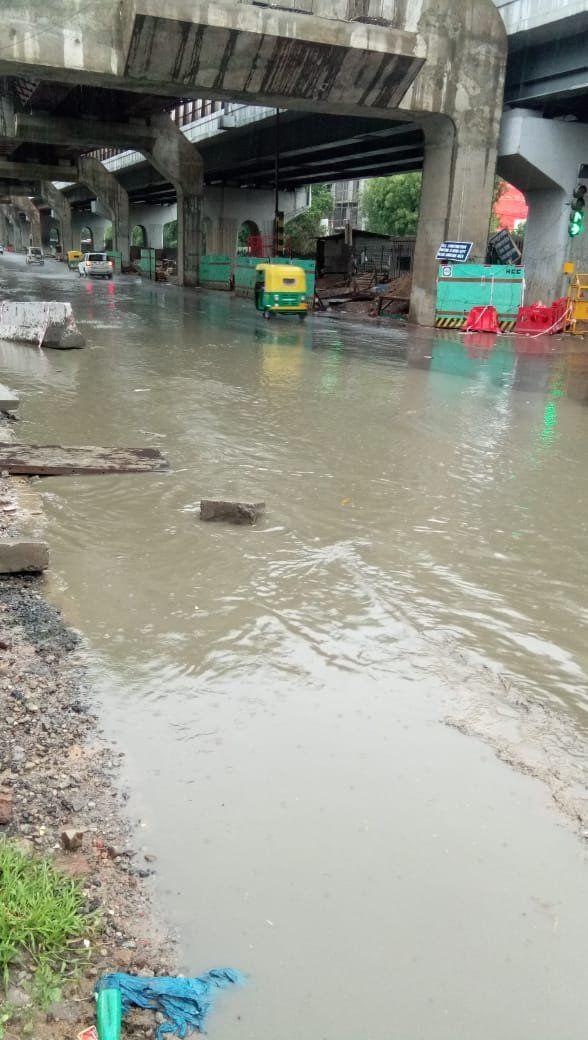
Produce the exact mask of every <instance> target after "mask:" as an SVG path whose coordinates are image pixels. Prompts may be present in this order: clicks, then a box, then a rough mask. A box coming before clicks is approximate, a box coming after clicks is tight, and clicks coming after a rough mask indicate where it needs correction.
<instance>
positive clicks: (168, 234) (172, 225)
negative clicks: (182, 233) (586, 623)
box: [163, 220, 178, 249]
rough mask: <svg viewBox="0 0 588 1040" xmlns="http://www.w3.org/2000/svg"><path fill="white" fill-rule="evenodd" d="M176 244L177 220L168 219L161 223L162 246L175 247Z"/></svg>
mask: <svg viewBox="0 0 588 1040" xmlns="http://www.w3.org/2000/svg"><path fill="white" fill-rule="evenodd" d="M177 244H178V222H177V220H170V221H169V223H168V224H164V225H163V247H164V249H165V248H167V249H175V247H176V246H177Z"/></svg>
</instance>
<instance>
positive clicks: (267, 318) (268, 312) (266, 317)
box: [263, 311, 271, 321]
mask: <svg viewBox="0 0 588 1040" xmlns="http://www.w3.org/2000/svg"><path fill="white" fill-rule="evenodd" d="M263 316H264V318H265V319H266V320H267V321H269V320H270V318H271V312H270V311H264V312H263Z"/></svg>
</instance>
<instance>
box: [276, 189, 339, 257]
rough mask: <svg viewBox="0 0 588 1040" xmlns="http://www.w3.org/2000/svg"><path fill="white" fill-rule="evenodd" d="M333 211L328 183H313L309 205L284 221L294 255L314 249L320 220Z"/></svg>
mask: <svg viewBox="0 0 588 1040" xmlns="http://www.w3.org/2000/svg"><path fill="white" fill-rule="evenodd" d="M332 212H333V195H332V192H331V185H330V184H313V185H312V188H311V199H310V206H309V208H308V209H307V210H306V212H305V213H300V214H299V215H298V216H297V217H293V218H292V220H289V221H288V222H287V223H286V227H285V232H286V235H287V237H288V238H289V239H290V243H291V246H292V252H293V253H295V254H296V256H307V255H308V254H309V253H312V254H314V252H315V251H316V240H317V238H319V237H320V234H321V220H323V218H324V217H328V216H330V214H331V213H332Z"/></svg>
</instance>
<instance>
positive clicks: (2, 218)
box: [0, 206, 9, 246]
mask: <svg viewBox="0 0 588 1040" xmlns="http://www.w3.org/2000/svg"><path fill="white" fill-rule="evenodd" d="M8 242H9V237H8V217H7V216H6V213H5V212H4V206H2V207H1V208H0V243H1V244H2V245H3V246H7V245H8Z"/></svg>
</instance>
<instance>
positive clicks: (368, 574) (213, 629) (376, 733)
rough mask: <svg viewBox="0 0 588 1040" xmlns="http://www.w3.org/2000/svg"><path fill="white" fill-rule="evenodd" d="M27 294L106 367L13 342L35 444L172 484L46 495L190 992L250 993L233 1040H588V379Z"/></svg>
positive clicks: (16, 379) (3, 269)
mask: <svg viewBox="0 0 588 1040" xmlns="http://www.w3.org/2000/svg"><path fill="white" fill-rule="evenodd" d="M0 287H1V288H2V292H3V295H6V296H8V297H10V296H11V294H15V295H16V294H19V295H22V294H23V293H25V292H26V293H30V294H31V295H33V296H36V297H37V298H50V299H64V298H65V299H71V302H72V304H73V307H74V311H75V313H76V317H77V319H78V322H79V324H80V328H81V329H82V331H84V333H85V334H86V336H87V339H88V348H87V349H85V350H83V351H72V352H68V353H65V352H61V353H60V352H46V353H42V352H38V351H36V350H34V349H32V348H27V347H22V346H13V345H11V344H6V343H4V344H0V363H1V365H2V373H3V375H2V378H3V379H4V381H5V382H7V383H9V384H10V385H11V386H13V387H14V388H15V389H17V390H19V391H20V393H21V408H20V415H21V419H22V420H23V421H22V422H21V424H20V425H19V426H18V429H17V436H18V437H19V438H21V439H22V440H26V441H30V442H33V443H34V442H37V443H66V444H67V443H71V444H75V443H80V444H83V443H86V444H89V443H96V444H125V445H129V446H142V445H151V446H154V447H158V448H160V449H161V450H162V451H163V452H164V453H165V454H166V456H167V458H168V459H169V462H170V464H171V472H170V473H169V474H156V475H153V476H149V477H128V476H127V477H103V478H82V477H79V478H63V479H59V480H58V479H52V480H47V481H44V482H43V484H42V485H41V486H42V489H43V491H44V499H45V503H46V509H47V513H48V516H49V524H48V530H47V538H48V541H49V543H50V547H51V553H52V572H51V575H50V577H49V583H50V594H51V596H52V598H53V599H54V600H55V601H56V602H58V604H59V605H60V606H61V607H62V608H63V610H64V613H65V615H66V618H67V619H68V620H69V621H70V622H71V623H73V624H74V625H76V626H77V627H79V628H80V629H81V631H82V632H83V634H84V636H85V637H86V640H87V646H88V649H87V653H86V656H87V660H88V664H89V667H90V669H91V672H92V676H93V679H94V682H95V686H96V689H97V692H98V695H99V699H100V705H101V711H102V714H103V717H104V723H105V726H106V727H107V730H108V731H109V733H111V734H113V735H114V736H116V737H117V739H118V740H119V741H120V746H121V747H122V748H123V749H124V750H125V751H126V752H127V759H126V779H127V780H128V782H129V783H130V786H131V790H132V796H131V802H130V805H131V808H132V811H133V813H134V815H135V816H136V817H139V818H140V819H141V821H142V824H141V826H142V829H141V831H140V833H141V835H144V838H142V840H143V842H144V844H145V846H147V847H148V848H149V850H150V851H152V852H154V853H155V854H156V855H157V857H158V860H157V871H158V872H157V886H158V890H159V893H160V895H161V897H162V900H163V904H164V907H165V909H166V911H167V912H168V914H169V915H170V917H171V918H172V919H173V920H174V921H175V922H176V923H177V925H178V927H179V928H180V931H181V937H182V942H181V953H182V960H183V963H184V966H185V968H186V970H187V971H189V973H190V974H196V973H197V972H199V971H201V970H204V969H206V968H208V967H211V966H213V965H220V964H225V963H226V964H230V965H232V966H235V967H239V968H241V969H242V970H244V971H245V972H247V973H248V974H249V976H250V981H249V983H248V985H247V986H246V987H245V988H244V989H243V990H242V991H240V992H238V993H232V994H230V995H229V996H227V997H226V998H223V999H222V1001H221V1004H220V1005H219V1008H218V1011H217V1012H216V1013H215V1015H213V1016H212V1017H211V1020H210V1026H209V1036H210V1037H211V1040H237V1038H240V1040H290V1038H292V1037H296V1036H298V1035H302V1034H304V1035H305V1036H309V1037H311V1038H312V1040H392V1038H398V1040H417V1038H419V1040H420V1038H423V1040H458V1038H459V1040H462V1038H463V1040H497V1037H504V1038H506V1040H556V1038H557V1040H580V1037H584V1033H585V1022H586V1015H587V1012H588V986H587V982H588V978H587V972H586V966H585V921H586V911H587V899H586V882H585V877H586V875H585V843H584V845H582V843H581V842H580V841H579V840H578V838H577V836H576V834H575V833H574V831H573V828H572V827H571V826H570V825H569V823H568V821H567V819H566V817H565V815H564V814H561V813H560V812H559V811H558V810H557V809H556V806H555V802H554V800H553V796H555V799H556V801H557V802H558V804H559V805H560V806H562V807H563V809H564V810H566V811H568V812H569V813H573V811H574V807H575V806H577V807H580V808H581V807H582V805H581V802H582V788H581V780H582V771H583V769H584V768H585V765H586V762H585V747H586V731H587V728H588V723H587V711H588V696H587V675H588V650H587V647H586V639H585V635H584V633H585V623H586V618H587V614H588V602H587V592H586V590H587V588H588V555H587V552H586V547H587V534H588V472H587V469H586V464H585V457H586V443H587V439H588V408H587V407H586V404H587V403H588V348H585V347H584V348H582V346H581V344H576V345H574V348H573V350H572V351H571V352H570V351H567V352H565V353H562V352H561V351H559V350H557V349H556V352H555V353H552V352H551V351H550V352H549V353H548V354H545V353H544V352H542V349H541V347H540V346H539V343H533V341H529V340H526V341H521V342H520V343H519V344H518V346H517V349H516V350H515V349H513V347H512V345H511V344H510V343H509V342H508V341H506V340H504V341H499V342H498V343H497V344H496V346H495V347H494V349H493V350H492V351H491V352H488V350H487V349H484V348H483V347H482V345H481V344H480V343H476V342H474V343H470V344H469V345H468V346H467V347H466V346H464V342H463V339H462V338H460V337H458V336H451V335H447V334H444V335H443V336H441V335H436V334H434V333H432V334H428V333H424V332H416V331H410V332H408V333H407V332H406V331H405V330H402V329H401V330H393V329H390V328H380V329H378V328H376V327H372V326H369V327H367V326H366V327H360V326H355V325H352V324H350V323H346V322H345V320H329V319H323V318H316V319H311V320H309V321H308V322H307V323H306V324H305V325H304V326H302V325H299V324H292V323H288V322H286V321H275V322H267V323H266V322H263V321H262V320H260V319H259V318H258V317H257V316H256V315H255V313H254V312H253V308H252V305H251V304H250V303H247V302H244V301H239V300H234V299H231V298H230V297H229V296H228V295H225V294H221V293H217V294H212V293H187V294H186V293H182V292H180V291H178V290H176V289H174V288H173V287H168V286H150V285H145V284H141V283H140V282H139V281H138V280H137V281H135V280H133V279H119V280H118V281H115V282H113V283H92V282H85V281H83V282H82V281H80V280H78V278H77V277H75V276H73V275H68V274H67V273H66V272H63V270H62V268H61V266H59V267H58V265H53V264H49V263H48V264H47V265H46V267H45V269H44V270H43V272H40V273H38V272H34V273H31V272H28V271H25V269H24V261H23V260H22V259H21V258H11V257H4V258H2V257H0ZM540 342H541V341H540ZM553 345H554V347H555V348H557V346H558V344H557V341H556V340H554V344H553ZM201 497H210V498H213V497H227V498H230V497H240V498H245V499H256V500H257V499H265V501H266V502H267V514H266V517H265V519H264V521H263V522H262V523H261V524H259V525H258V526H257V527H254V528H252V529H248V528H247V529H243V528H233V527H230V526H225V525H213V524H202V523H200V521H199V519H198V503H199V500H200V498H201ZM447 719H450V720H451V722H452V723H453V725H446V724H445V722H446V720H447ZM460 731H461V732H460ZM464 733H465V734H470V733H471V734H477V735H478V736H467V735H464ZM495 751H498V754H499V755H500V756H501V757H502V758H504V759H507V760H508V761H509V762H512V763H514V764H515V766H519V767H521V768H523V769H524V770H525V771H526V772H527V773H530V774H533V773H534V774H536V775H537V776H539V777H543V778H544V779H545V780H546V781H548V783H547V784H543V783H540V782H538V780H537V779H535V778H534V777H533V776H530V775H523V774H522V773H521V772H520V771H519V769H515V768H511V767H510V766H509V765H507V764H505V763H504V762H502V761H500V760H499V757H497V755H496V754H495Z"/></svg>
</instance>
